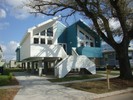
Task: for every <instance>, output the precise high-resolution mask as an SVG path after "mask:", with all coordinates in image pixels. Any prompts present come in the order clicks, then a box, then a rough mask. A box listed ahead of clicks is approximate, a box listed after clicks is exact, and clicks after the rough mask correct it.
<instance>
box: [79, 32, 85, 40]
mask: <svg viewBox="0 0 133 100" xmlns="http://www.w3.org/2000/svg"><path fill="white" fill-rule="evenodd" d="M79 38H80V39H81V40H84V39H85V35H84V33H83V32H81V31H79Z"/></svg>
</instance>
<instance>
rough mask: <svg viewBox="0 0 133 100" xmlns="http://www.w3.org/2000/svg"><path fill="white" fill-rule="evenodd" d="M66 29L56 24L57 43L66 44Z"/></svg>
mask: <svg viewBox="0 0 133 100" xmlns="http://www.w3.org/2000/svg"><path fill="white" fill-rule="evenodd" d="M65 29H66V27H65V26H64V25H63V24H61V23H60V22H58V23H57V31H56V38H58V43H66V32H65Z"/></svg>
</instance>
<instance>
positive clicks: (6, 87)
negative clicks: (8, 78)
mask: <svg viewBox="0 0 133 100" xmlns="http://www.w3.org/2000/svg"><path fill="white" fill-rule="evenodd" d="M21 87H22V86H20V85H13V86H0V89H9V88H21Z"/></svg>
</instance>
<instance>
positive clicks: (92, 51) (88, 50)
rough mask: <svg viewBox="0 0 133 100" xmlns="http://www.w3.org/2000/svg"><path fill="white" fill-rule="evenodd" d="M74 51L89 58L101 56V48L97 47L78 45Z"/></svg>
mask: <svg viewBox="0 0 133 100" xmlns="http://www.w3.org/2000/svg"><path fill="white" fill-rule="evenodd" d="M76 51H77V53H78V54H79V55H86V56H87V57H90V58H101V57H102V49H101V48H99V47H78V48H77V49H76Z"/></svg>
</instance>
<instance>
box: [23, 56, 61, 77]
mask: <svg viewBox="0 0 133 100" xmlns="http://www.w3.org/2000/svg"><path fill="white" fill-rule="evenodd" d="M59 61H61V58H59V57H31V58H27V59H24V60H23V61H22V68H23V69H24V70H26V71H27V72H29V73H31V74H36V75H37V74H38V75H39V76H42V75H54V66H55V65H56V64H57V63H58V62H59Z"/></svg>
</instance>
